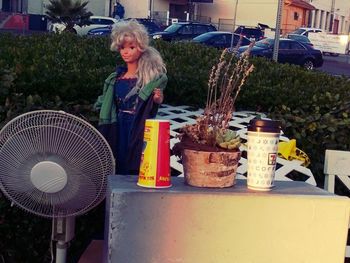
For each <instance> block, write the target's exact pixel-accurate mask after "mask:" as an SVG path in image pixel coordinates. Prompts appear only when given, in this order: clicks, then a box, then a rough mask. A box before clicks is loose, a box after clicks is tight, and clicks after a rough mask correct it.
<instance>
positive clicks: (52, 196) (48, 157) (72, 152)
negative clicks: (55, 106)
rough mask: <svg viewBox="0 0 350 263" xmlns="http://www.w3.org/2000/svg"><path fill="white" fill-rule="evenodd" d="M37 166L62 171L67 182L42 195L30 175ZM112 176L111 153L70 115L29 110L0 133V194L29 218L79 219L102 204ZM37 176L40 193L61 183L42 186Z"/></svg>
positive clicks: (95, 134) (93, 131)
mask: <svg viewBox="0 0 350 263" xmlns="http://www.w3.org/2000/svg"><path fill="white" fill-rule="evenodd" d="M41 162H48V163H50V162H53V163H55V164H58V165H59V166H61V167H63V169H64V170H65V172H66V174H67V180H66V184H65V185H64V187H63V189H62V190H60V191H58V192H54V193H50V192H45V191H42V190H39V189H38V188H37V187H36V186H35V185H34V184H33V182H32V181H31V176H30V175H31V171H32V169H33V167H34V166H35V165H36V164H38V163H41ZM114 173H115V161H114V157H113V153H112V150H111V149H110V147H109V145H108V143H107V141H106V140H105V138H104V137H103V136H102V135H101V134H100V133H99V132H98V131H97V129H95V128H94V127H93V126H92V125H91V124H90V123H88V122H86V121H84V120H82V119H81V118H79V117H77V116H75V115H72V114H69V113H66V112H63V111H52V110H44V111H32V112H28V113H25V114H22V115H20V116H18V117H16V118H14V119H13V120H11V121H10V122H9V123H7V124H6V125H5V126H4V128H3V129H2V130H1V131H0V189H1V190H2V192H3V193H4V194H5V195H6V196H7V197H8V198H9V199H10V200H11V201H12V202H13V203H14V204H16V205H17V206H19V207H21V208H23V209H24V210H27V211H29V212H31V213H34V214H37V215H40V216H43V217H50V218H53V217H67V216H78V215H80V214H83V213H85V212H87V211H89V210H90V209H92V208H94V207H95V206H97V205H98V204H99V203H100V202H101V201H102V200H103V199H104V197H105V192H106V188H107V177H108V176H109V175H114ZM42 176H43V177H44V180H43V186H42V188H41V189H50V188H54V187H55V186H56V185H57V184H62V181H60V179H59V178H58V179H57V178H54V179H53V180H51V179H50V180H49V181H45V180H46V178H45V175H42ZM46 177H48V176H46ZM53 177H54V176H53Z"/></svg>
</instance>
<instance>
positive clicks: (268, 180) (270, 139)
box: [247, 119, 281, 191]
mask: <svg viewBox="0 0 350 263" xmlns="http://www.w3.org/2000/svg"><path fill="white" fill-rule="evenodd" d="M280 131H281V124H280V122H279V121H273V120H262V119H252V120H251V121H250V122H249V125H248V142H247V145H248V150H247V160H248V166H247V170H248V174H247V186H248V188H249V189H252V190H258V191H270V190H271V188H272V187H273V186H274V179H275V170H276V160H277V153H278V142H279V136H280Z"/></svg>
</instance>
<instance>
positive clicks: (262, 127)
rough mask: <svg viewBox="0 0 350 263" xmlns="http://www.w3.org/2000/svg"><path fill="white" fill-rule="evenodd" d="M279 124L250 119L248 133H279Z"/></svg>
mask: <svg viewBox="0 0 350 263" xmlns="http://www.w3.org/2000/svg"><path fill="white" fill-rule="evenodd" d="M280 130H281V122H280V121H275V120H263V119H252V120H250V122H249V125H248V131H262V132H280Z"/></svg>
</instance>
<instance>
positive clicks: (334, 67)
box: [317, 55, 350, 78]
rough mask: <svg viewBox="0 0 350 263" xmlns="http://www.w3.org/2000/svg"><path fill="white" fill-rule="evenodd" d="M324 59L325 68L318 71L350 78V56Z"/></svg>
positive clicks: (324, 57) (325, 57) (326, 57)
mask: <svg viewBox="0 0 350 263" xmlns="http://www.w3.org/2000/svg"><path fill="white" fill-rule="evenodd" d="M323 59H324V62H323V66H322V67H321V68H318V69H317V70H321V71H323V72H327V73H329V74H332V75H336V76H341V75H345V76H348V77H349V78H350V55H339V56H338V57H332V56H323Z"/></svg>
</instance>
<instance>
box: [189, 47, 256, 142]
mask: <svg viewBox="0 0 350 263" xmlns="http://www.w3.org/2000/svg"><path fill="white" fill-rule="evenodd" d="M249 51H250V48H249V49H248V52H244V53H243V54H242V55H241V56H240V57H239V58H238V60H237V61H236V62H235V63H233V61H234V60H235V57H236V55H237V53H236V52H232V53H228V51H227V49H225V50H224V51H223V52H222V53H221V56H220V59H219V62H218V63H217V64H216V65H214V66H213V67H212V68H211V71H210V75H209V80H208V92H207V102H206V107H205V110H204V115H203V116H201V117H199V118H198V119H197V122H196V124H194V125H188V126H186V127H184V129H183V130H184V133H185V134H186V135H187V136H188V137H190V138H191V139H192V140H193V141H195V142H198V143H201V144H206V145H210V146H215V143H216V136H217V134H218V133H220V134H223V132H224V131H225V130H226V129H227V128H228V125H229V121H230V120H231V118H232V114H233V112H234V110H235V102H236V99H237V97H238V94H239V92H240V91H241V87H242V85H243V84H244V83H245V81H246V78H247V77H248V75H249V74H250V73H251V72H252V71H253V69H254V66H253V65H252V64H250V63H249V61H248V57H249Z"/></svg>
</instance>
